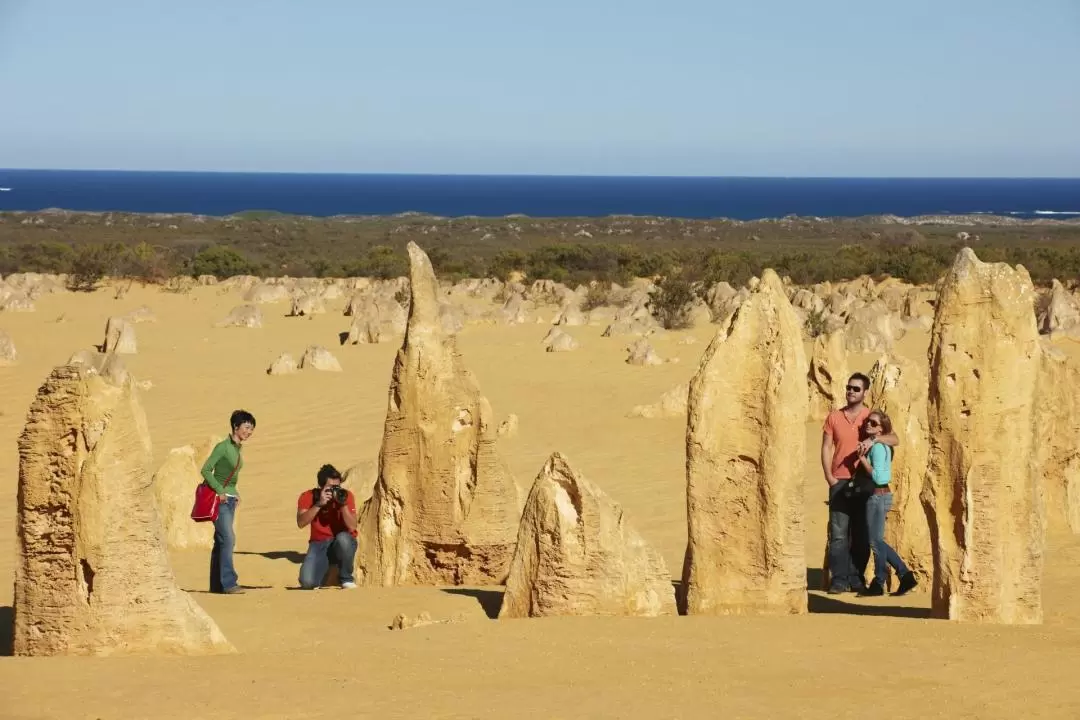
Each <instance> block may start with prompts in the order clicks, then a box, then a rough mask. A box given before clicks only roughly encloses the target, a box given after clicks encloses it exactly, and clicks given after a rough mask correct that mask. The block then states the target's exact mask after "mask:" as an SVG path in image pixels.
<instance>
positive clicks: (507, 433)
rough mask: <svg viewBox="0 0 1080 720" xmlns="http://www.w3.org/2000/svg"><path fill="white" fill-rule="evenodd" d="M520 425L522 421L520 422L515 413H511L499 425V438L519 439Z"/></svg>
mask: <svg viewBox="0 0 1080 720" xmlns="http://www.w3.org/2000/svg"><path fill="white" fill-rule="evenodd" d="M519 424H520V420H518V416H517V415H515V414H514V413H510V414H509V415H507V416H506V419H505V420H503V421H502V422H501V423H499V429H498V431H497V432H498V434H499V437H507V438H512V437H517V434H518V425H519Z"/></svg>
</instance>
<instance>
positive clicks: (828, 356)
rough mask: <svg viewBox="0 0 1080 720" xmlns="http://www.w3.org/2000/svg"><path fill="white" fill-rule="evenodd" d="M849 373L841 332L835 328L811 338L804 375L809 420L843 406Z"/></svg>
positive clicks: (819, 418) (821, 418)
mask: <svg viewBox="0 0 1080 720" xmlns="http://www.w3.org/2000/svg"><path fill="white" fill-rule="evenodd" d="M849 375H850V373H849V372H848V363H847V351H846V350H845V346H844V331H843V330H837V331H836V332H833V333H829V334H827V335H818V336H817V337H816V338H814V346H813V349H812V350H811V351H810V372H809V374H808V376H807V385H808V386H809V391H810V418H811V420H824V419H825V416H826V415H828V414H829V413H830V412H832V411H833V410H835V409H836V408H839V407H843V406H844V404H845V403H846V402H847V396H846V394H845V387H846V385H847V379H848V377H849Z"/></svg>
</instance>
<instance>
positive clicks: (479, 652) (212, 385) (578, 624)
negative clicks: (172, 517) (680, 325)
mask: <svg viewBox="0 0 1080 720" xmlns="http://www.w3.org/2000/svg"><path fill="white" fill-rule="evenodd" d="M243 294H244V293H243V290H242V289H241V288H239V287H235V288H230V287H218V286H212V285H211V286H197V287H193V288H191V289H189V290H188V291H186V292H166V291H163V290H161V289H160V288H158V287H155V286H147V287H141V286H138V285H136V286H133V287H131V288H129V289H128V290H127V292H126V293H125V294H123V295H122V296H120V297H118V293H115V292H114V291H113V289H112V288H109V287H102V288H100V289H98V290H96V291H93V292H89V293H71V292H57V293H50V294H44V295H42V296H40V297H38V298H37V299H36V300H35V311H34V312H18V313H16V312H11V313H7V312H5V313H2V314H0V321H2V322H0V325H2V328H3V331H4V332H5V333H6V334H7V336H8V337H10V338H11V341H12V342H13V343H14V345H15V346H16V347H17V348H18V362H17V363H13V364H9V365H3V364H0V493H3V494H4V497H6V498H8V507H9V508H11V507H14V505H15V497H16V488H17V483H18V464H19V456H18V450H17V445H16V440H17V438H18V437H19V435H20V433H21V432H22V431H23V426H24V423H25V421H26V414H27V410H28V408H29V407H30V404H31V402H32V401H33V399H34V397H35V394H36V393H37V392H38V389H39V388H40V387H41V385H42V383H43V382H44V381H45V378H46V377H47V376H48V375H49V373H50V372H51V371H52V369H53V368H54V367H55V366H57V365H61V364H64V363H66V362H67V360H68V359H69V358H70V357H71V356H72V354H74V353H75V352H77V351H80V350H93V349H94V348H95V346H97V345H99V344H100V343H101V342H102V333H101V331H102V328H104V327H105V326H106V323H107V322H108V320H109V318H114V317H122V316H124V315H125V314H127V313H130V312H132V311H134V310H136V309H138V308H141V307H143V306H145V307H147V308H149V309H150V310H151V311H152V312H153V315H154V317H156V319H157V321H156V322H152V323H145V324H140V325H139V326H138V329H137V332H138V352H137V354H131V355H125V357H124V363H125V365H126V367H127V368H128V370H129V372H130V373H131V375H132V376H133V377H134V378H135V379H136V381H137V382H138V383H140V385H139V388H140V389H139V401H140V403H141V405H142V408H143V411H144V413H145V416H146V421H147V424H148V429H149V435H150V440H151V443H152V453H153V461H152V467H151V472H153V471H156V470H157V468H158V467H160V466H161V465H162V463H164V461H165V459H166V458H167V457H168V455H169V452H170V450H172V449H173V448H177V447H181V446H184V445H188V444H190V443H192V442H193V441H196V440H199V439H201V438H205V437H208V436H221V435H223V434H224V433H225V432H227V430H228V427H227V421H228V416H229V413H230V412H231V411H233V410H234V409H237V408H244V409H246V410H248V411H250V412H252V413H253V414H254V415H255V417H256V418H257V421H258V426H257V429H256V431H255V434H254V436H253V438H252V439H251V440H250V441H249V443H248V445H247V446H246V447H245V450H244V457H245V465H244V468H243V471H242V474H241V481H240V486H239V492H240V495H241V497H242V501H241V504H240V508H239V512H238V515H237V525H236V532H237V538H238V541H237V555H236V565H237V569H238V572H239V575H240V582H241V583H242V584H243V585H245V586H246V587H247V588H249V589H248V591H247V592H246V594H244V595H237V596H221V595H211V594H209V593H207V592H206V590H207V574H208V554H209V553H208V551H207V550H205V549H192V550H186V549H175V548H171V549H170V550H169V559H170V562H171V565H172V570H173V572H174V573H175V576H176V583H177V585H178V587H179V588H180V589H181V590H186V591H188V592H190V593H191V594H192V597H193V598H194V599H195V600H196V602H197V603H198V604H199V606H201V607H202V609H203V610H204V611H205V612H206V614H207V615H209V616H210V617H211V618H212V619H213V621H214V623H216V625H217V626H218V627H219V628H220V629H221V632H222V633H223V634H224V636H225V637H227V638H228V640H229V643H230V644H231V645H233V646H234V647H235V649H236V651H237V652H236V653H235V654H229V655H222V656H208V657H185V658H177V657H143V658H124V657H115V658H93V659H90V658H77V657H56V658H21V657H20V658H9V657H0V686H2V687H3V688H4V694H5V698H4V701H3V703H2V707H0V717H84V716H86V717H155V718H190V717H215V718H232V717H315V716H330V715H349V716H352V715H357V714H359V715H360V716H371V717H448V716H454V717H478V716H487V717H491V716H513V717H545V718H546V717H566V716H576V717H641V718H652V717H724V716H737V717H763V718H764V717H790V716H798V717H805V718H816V717H821V718H836V717H861V716H864V715H865V714H869V713H871V712H882V713H888V714H890V715H894V716H897V717H915V716H923V717H925V716H938V715H943V714H947V715H948V716H950V717H981V718H986V717H1010V718H1015V717H1034V716H1042V717H1076V716H1080V690H1078V689H1077V688H1076V686H1075V682H1074V674H1075V670H1074V668H1073V665H1074V664H1075V658H1076V657H1077V656H1080V601H1078V600H1077V599H1076V598H1077V597H1078V596H1080V536H1077V535H1073V534H1071V533H1069V532H1068V529H1067V527H1063V526H1061V525H1051V526H1050V532H1049V535H1048V536H1047V547H1046V551H1045V571H1044V574H1043V593H1042V611H1043V622H1042V624H1041V625H1035V626H1026V627H1001V626H981V625H970V624H965V623H954V622H947V621H943V620H936V619H931V609H930V604H931V598H930V596H929V595H928V594H927V593H925V592H920V593H913V594H911V595H908V596H905V597H901V598H892V597H883V598H856V597H855V596H853V595H842V596H829V595H825V594H824V593H822V592H820V590H819V588H820V585H821V583H820V575H821V560H822V553H821V539H822V538H823V537H824V535H825V527H826V520H827V514H826V513H827V508H826V506H825V484H824V481H823V480H822V478H821V471H820V464H819V461H818V458H817V456H818V448H819V443H820V427H821V419H820V418H813V417H811V418H809V419H808V420H807V422H806V423H805V426H804V427H803V430H804V432H805V438H804V440H805V443H795V444H794V445H795V446H804V447H805V450H804V454H805V462H801V463H794V465H795V466H796V467H803V468H804V473H805V477H804V482H803V483H802V484H803V485H804V487H805V490H804V494H803V497H802V498H801V501H802V509H803V517H804V528H803V530H804V532H803V534H804V536H805V538H806V540H805V550H804V556H805V565H806V568H807V570H806V572H807V584H808V587H809V592H808V605H807V609H808V611H809V612H808V613H806V614H802V615H795V616H783V615H781V616H755V615H746V616H700V615H695V616H674V615H662V616H660V617H652V618H620V617H549V618H543V619H529V620H520V621H517V620H515V621H513V622H509V621H499V620H497V619H496V618H497V616H498V613H499V608H500V603H501V599H502V588H501V587H498V586H480V587H477V586H468V585H466V586H455V587H451V586H446V587H417V586H400V587H379V586H368V587H360V588H358V589H356V590H353V591H350V592H345V591H339V590H336V589H327V590H321V591H319V592H301V591H298V590H296V589H295V588H296V587H297V573H298V570H299V560H300V558H301V557H302V553H303V552H304V550H305V547H306V537H307V536H306V532H305V531H301V530H298V529H297V528H296V526H295V522H294V517H295V507H296V498H297V495H299V494H300V493H301V492H302V491H303V490H305V489H307V488H310V487H312V486H313V485H314V483H315V472H316V471H317V469H318V468H319V466H320V465H322V464H323V463H327V462H329V463H333V464H334V465H336V466H337V467H338V468H339V469H341V470H343V471H344V470H345V469H346V468H351V467H354V466H360V467H372V466H373V464H372V460H373V459H375V458H377V457H378V454H379V449H380V445H381V443H382V440H383V433H384V423H385V420H386V417H387V402H388V397H387V394H388V387H389V385H390V382H391V375H392V371H393V367H394V362H395V356H396V354H397V353H398V351H399V348H400V346H401V343H400V337H394V338H393V340H392V341H383V342H377V343H375V342H372V343H358V344H345V345H339V343H338V340H337V338H338V336H339V334H340V333H341V332H342V331H343V330H347V329H348V327H349V323H350V320H349V319H348V318H346V317H344V316H343V311H344V309H345V307H346V306H347V305H348V303H349V298H348V297H342V298H338V299H333V300H326V302H325V305H326V308H325V309H326V312H325V313H313V314H306V315H304V316H303V317H288V316H287V314H288V312H289V307H288V303H284V302H283V303H278V304H266V305H263V306H262V322H261V327H226V326H223V325H222V324H221V320H222V318H224V317H226V316H228V314H229V312H230V311H231V310H232V309H233V308H236V307H238V306H240V305H243V304H245V302H246V300H245V299H244V297H243ZM476 302H480V301H476ZM484 306H485V307H497V306H495V305H493V304H492V303H490V302H487V301H485V305H484ZM538 314H539V315H540V316H542V318H543V319H544V320H545V321H550V320H551V319H552V318H553V317H554V316H555V314H556V309H555V308H546V309H541V310H538ZM548 329H549V327H548V326H547V325H546V324H538V323H535V322H526V323H521V324H502V323H499V324H496V323H466V324H465V326H464V327H463V329H461V330H460V332H458V333H457V349H458V351H459V352H460V353H461V355H462V357H463V361H464V363H465V364H466V365H467V367H468V368H469V370H470V371H471V372H472V374H473V375H475V378H476V381H477V383H478V384H479V386H480V387H482V388H483V393H484V396H485V397H486V398H487V400H488V401H489V402H490V406H491V409H492V417H491V418H490V423H491V426H492V427H497V426H498V425H499V424H500V423H502V422H503V421H504V420H506V419H507V418H509V417H510V416H511V415H513V416H515V418H516V420H515V422H516V427H517V428H518V429H517V432H515V433H512V434H511V433H508V434H507V435H506V436H504V437H500V438H499V441H498V442H499V448H500V454H501V456H502V458H503V459H504V461H505V463H506V465H507V467H508V470H509V474H510V475H511V476H512V477H514V478H517V479H519V481H521V482H523V483H524V482H527V481H528V480H531V479H532V478H535V477H537V475H538V473H539V472H540V471H541V469H542V468H543V467H544V465H545V462H546V461H547V460H548V458H549V457H551V455H552V453H554V452H556V451H557V452H560V453H563V454H565V456H567V457H571V458H573V461H574V469H575V470H576V471H578V472H580V473H581V474H582V475H583V476H586V477H588V478H589V479H590V481H592V482H594V483H595V484H596V485H597V486H599V487H602V488H603V490H604V492H605V493H607V494H610V495H611V496H612V497H613V498H617V499H618V503H619V505H620V506H621V507H622V508H623V509H624V510H625V511H626V513H627V515H628V516H629V517H631V518H633V527H634V529H635V531H636V532H637V533H639V534H640V536H641V537H642V538H643V540H644V541H645V542H646V543H648V545H650V546H651V547H652V548H654V549H655V550H656V552H657V553H658V554H659V555H660V556H661V557H662V558H663V562H664V565H665V566H666V567H667V569H668V570H669V571H670V572H671V573H672V581H673V582H677V581H678V580H679V569H680V568H681V567H682V566H683V560H684V553H685V550H686V547H687V541H688V537H687V504H686V492H687V475H686V444H685V437H686V429H687V422H686V415H685V413H682V414H680V413H673V414H666V413H664V414H660V416H657V417H648V418H645V417H635V416H634V414H633V413H632V412H631V409H632V408H635V407H638V406H642V405H646V404H649V403H652V402H654V401H656V399H657V398H659V397H661V396H663V395H664V394H665V393H667V392H668V391H670V390H671V389H672V388H675V387H678V386H680V385H683V386H685V384H686V383H688V382H689V381H690V379H691V378H692V377H693V375H694V373H695V370H696V368H697V367H698V363H699V361H700V359H701V357H702V353H703V352H704V350H705V348H706V347H707V346H708V344H709V342H710V340H712V338H713V337H714V335H715V334H716V332H717V329H718V326H717V325H712V324H699V325H697V326H695V327H693V328H691V329H688V330H681V331H675V332H663V333H656V334H654V335H651V336H650V337H649V338H648V342H649V343H650V345H651V346H652V348H653V349H654V350H655V352H656V354H657V355H658V356H659V357H662V358H664V359H665V360H671V362H664V363H661V364H657V365H652V366H649V367H640V366H635V365H631V364H628V363H627V362H626V347H627V344H628V342H627V340H626V338H625V337H618V336H614V337H603V330H604V326H603V325H588V324H586V325H581V326H576V327H573V328H572V334H573V336H574V338H575V339H576V340H577V341H578V342H579V343H580V347H579V348H577V349H576V350H575V351H574V352H556V353H548V352H544V351H543V349H542V347H541V346H540V341H541V339H542V338H543V337H544V335H545V334H546V333H547V331H548ZM689 338H693V340H694V341H695V342H693V343H690V342H687V340H688V339H689ZM1052 342H1053V344H1054V345H1055V346H1056V347H1057V348H1058V349H1059V350H1060V351H1061V352H1062V353H1064V354H1066V355H1068V356H1069V357H1071V358H1072V359H1074V360H1077V361H1080V345H1077V343H1076V342H1075V341H1073V340H1071V339H1070V338H1069V337H1067V336H1066V337H1060V338H1058V337H1055V338H1054V339H1053V340H1052ZM929 344H930V334H929V332H928V331H927V329H925V328H920V327H917V326H913V327H912V328H911V329H909V330H908V331H907V332H906V333H905V334H903V335H902V337H899V338H898V339H897V340H896V341H895V342H894V343H893V346H892V348H891V352H892V353H893V354H896V355H899V356H901V357H903V358H905V359H907V360H909V361H913V362H918V363H920V364H922V365H925V363H926V357H927V350H928V347H929ZM312 346H323V347H326V348H333V355H334V357H335V358H336V359H337V361H338V363H339V364H340V367H341V371H340V372H307V371H300V372H295V373H288V374H284V375H271V374H268V373H267V367H268V366H269V365H270V364H271V363H272V362H274V360H275V359H276V358H278V357H279V356H280V355H281V354H282V352H285V351H287V352H290V353H292V354H293V355H294V356H296V357H300V356H301V355H302V354H303V352H304V350H305V349H306V348H309V347H312ZM812 349H813V347H812V342H810V341H809V340H807V341H805V347H804V350H805V353H806V356H807V357H810V356H811V353H812ZM879 357H880V353H879V352H877V351H876V350H875V351H874V352H849V353H848V354H847V365H848V368H849V370H850V371H862V372H867V371H869V370H870V368H871V367H872V366H873V365H874V363H875V361H877V359H878V358H879ZM900 452H903V448H902V447H901V449H900ZM374 481H375V477H374V474H372V473H367V474H365V473H363V472H358V473H356V474H355V475H351V476H350V478H349V480H348V482H347V483H346V485H347V487H350V488H351V489H352V490H353V492H354V493H356V494H357V496H358V498H360V499H363V498H365V497H367V496H368V495H369V494H370V492H371V485H372V484H373V483H374ZM523 489H524V490H527V488H523ZM926 560H927V562H929V560H930V559H929V558H927V559H926ZM15 561H16V548H15V513H14V512H13V511H11V510H9V511H8V512H6V513H0V654H3V655H10V654H11V652H12V650H13V637H12V634H11V628H12V624H13V623H12V614H13V612H12V607H13V605H14V596H13V582H12V581H13V579H14V577H15V566H16V562H15ZM920 582H922V583H925V584H926V585H927V586H928V585H929V583H930V580H929V578H923V579H920ZM423 612H427V613H429V614H430V616H431V618H433V619H434V620H436V621H439V620H446V621H448V622H436V623H433V624H430V625H422V626H418V627H414V628H412V629H410V630H409V631H407V632H394V631H391V630H390V629H389V628H390V625H391V622H392V621H393V619H394V618H395V617H396V616H398V615H399V614H405V615H407V616H409V617H412V616H415V615H418V614H419V613H423Z"/></svg>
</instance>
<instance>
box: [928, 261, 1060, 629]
mask: <svg viewBox="0 0 1080 720" xmlns="http://www.w3.org/2000/svg"><path fill="white" fill-rule="evenodd" d="M1034 297H1035V292H1034V289H1033V288H1032V285H1031V279H1030V278H1029V277H1028V274H1027V272H1026V271H1025V270H1023V268H1017V269H1013V268H1012V267H1010V266H1008V265H1006V264H1004V263H983V262H981V261H979V259H978V258H977V257H976V256H975V253H974V252H972V251H971V250H970V249H969V248H965V249H963V250H961V251H960V253H959V254H958V255H957V257H956V260H955V262H954V263H953V266H952V268H951V269H950V271H949V272H948V274H947V275H946V276H945V278H944V280H943V281H942V284H941V289H940V294H939V296H938V305H937V314H936V316H935V318H934V328H933V332H932V335H931V340H930V390H929V405H928V419H929V430H930V432H929V436H930V466H929V470H928V472H927V478H926V485H925V486H924V488H923V493H922V501H923V505H924V506H925V508H926V512H927V516H928V518H929V521H930V534H931V540H932V542H933V547H934V583H933V591H932V605H931V607H932V610H931V611H932V614H933V615H934V616H935V617H940V618H948V619H950V620H961V621H972V622H989V623H1039V622H1041V621H1042V590H1041V588H1042V566H1043V543H1044V537H1045V529H1044V511H1043V508H1042V480H1041V477H1040V469H1039V468H1038V466H1037V462H1036V456H1035V452H1036V448H1035V445H1036V443H1038V442H1044V441H1045V439H1044V438H1036V437H1035V433H1034V429H1035V423H1034V421H1035V416H1034V415H1035V412H1034V411H1035V402H1036V385H1037V382H1038V376H1039V372H1038V371H1039V363H1040V350H1039V338H1038V333H1037V330H1036V327H1035V314H1034V311H1033V302H1034Z"/></svg>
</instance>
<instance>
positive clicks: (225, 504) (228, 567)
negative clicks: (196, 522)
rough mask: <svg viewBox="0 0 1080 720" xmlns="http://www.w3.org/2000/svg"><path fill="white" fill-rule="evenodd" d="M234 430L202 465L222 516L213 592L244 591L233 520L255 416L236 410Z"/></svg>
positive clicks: (213, 563)
mask: <svg viewBox="0 0 1080 720" xmlns="http://www.w3.org/2000/svg"><path fill="white" fill-rule="evenodd" d="M229 425H230V426H231V427H232V432H230V433H229V437H227V438H225V439H224V440H222V441H221V442H219V443H218V444H217V445H215V446H214V449H213V451H212V452H211V453H210V457H208V458H206V462H204V463H203V466H202V476H203V481H204V482H205V483H206V484H207V485H209V486H210V487H212V488H213V489H214V491H215V492H216V493H217V494H218V500H219V501H220V502H219V505H218V516H217V520H215V521H214V549H213V550H211V551H210V592H212V593H226V594H230V595H232V594H235V593H242V592H244V591H243V590H241V589H240V585H239V584H238V578H237V576H236V567H235V566H234V565H233V548H234V547H235V546H236V533H235V532H234V531H233V521H234V520H235V519H236V506H237V504H239V502H240V496H239V494H238V493H237V492H236V483H237V481H238V480H239V479H240V468H242V467H243V466H244V459H243V458H242V457H241V456H240V450H241V448H242V447H243V445H244V441H245V440H247V439H248V438H250V437H251V434H252V433H253V432H255V416H254V415H252V414H251V413H249V412H248V411H247V410H236V411H235V412H233V414H232V415H231V416H230V417H229Z"/></svg>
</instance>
